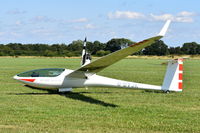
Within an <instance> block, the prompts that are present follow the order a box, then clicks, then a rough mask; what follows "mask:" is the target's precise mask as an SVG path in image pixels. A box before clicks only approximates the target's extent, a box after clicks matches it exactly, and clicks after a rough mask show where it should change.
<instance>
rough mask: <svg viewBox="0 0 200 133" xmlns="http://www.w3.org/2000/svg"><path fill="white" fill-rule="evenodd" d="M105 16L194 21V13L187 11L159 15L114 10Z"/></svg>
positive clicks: (112, 17) (110, 17) (111, 17)
mask: <svg viewBox="0 0 200 133" xmlns="http://www.w3.org/2000/svg"><path fill="white" fill-rule="evenodd" d="M107 16H108V18H109V19H143V20H149V21H150V20H151V21H152V20H153V21H166V20H168V19H170V20H172V21H175V22H183V23H191V22H194V18H193V17H194V16H196V14H195V13H193V12H188V11H182V12H179V13H177V14H170V13H165V14H161V15H155V14H143V13H140V12H132V11H115V12H111V13H108V15H107Z"/></svg>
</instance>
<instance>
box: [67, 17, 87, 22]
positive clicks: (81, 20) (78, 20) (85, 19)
mask: <svg viewBox="0 0 200 133" xmlns="http://www.w3.org/2000/svg"><path fill="white" fill-rule="evenodd" d="M69 22H71V23H84V22H88V19H87V18H79V19H74V20H70V21H69Z"/></svg>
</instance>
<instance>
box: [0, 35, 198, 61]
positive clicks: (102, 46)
mask: <svg viewBox="0 0 200 133" xmlns="http://www.w3.org/2000/svg"><path fill="white" fill-rule="evenodd" d="M134 43H135V42H133V41H131V40H129V39H125V38H114V39H111V40H109V41H108V42H107V43H101V42H99V41H94V42H89V41H88V42H87V50H88V51H89V52H90V53H91V55H94V56H104V55H107V54H109V53H111V52H115V51H117V50H119V49H122V48H125V47H127V46H129V45H132V44H134ZM82 47H83V41H82V40H77V41H73V42H72V43H70V44H68V45H67V44H51V45H49V44H21V43H9V44H0V56H48V57H52V56H60V57H71V56H80V55H81V51H82ZM133 54H134V55H157V56H164V55H182V54H187V55H197V54H200V44H197V43H196V42H190V43H184V44H183V45H182V46H181V47H180V46H178V47H168V46H167V45H166V44H165V43H164V42H163V41H162V40H159V41H157V42H155V43H154V44H152V45H151V46H148V47H146V48H145V49H143V50H141V51H139V52H137V53H133Z"/></svg>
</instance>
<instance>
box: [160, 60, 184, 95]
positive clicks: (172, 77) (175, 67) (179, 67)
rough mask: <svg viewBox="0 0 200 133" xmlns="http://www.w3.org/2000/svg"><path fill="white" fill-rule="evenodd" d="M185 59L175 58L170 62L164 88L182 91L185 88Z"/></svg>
mask: <svg viewBox="0 0 200 133" xmlns="http://www.w3.org/2000/svg"><path fill="white" fill-rule="evenodd" d="M182 85H183V59H182V58H179V59H175V60H171V61H169V62H168V66H167V72H166V74H165V78H164V82H163V85H162V90H164V91H166V92H167V91H182V89H183V86H182Z"/></svg>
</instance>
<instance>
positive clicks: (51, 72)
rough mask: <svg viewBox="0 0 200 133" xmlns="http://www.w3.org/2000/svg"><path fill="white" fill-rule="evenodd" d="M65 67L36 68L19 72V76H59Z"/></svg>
mask: <svg viewBox="0 0 200 133" xmlns="http://www.w3.org/2000/svg"><path fill="white" fill-rule="evenodd" d="M64 70H65V69H64V68H46V69H36V70H31V71H27V72H23V73H20V74H17V76H19V77H56V76H59V75H60V74H61V73H62V72H63V71H64Z"/></svg>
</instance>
